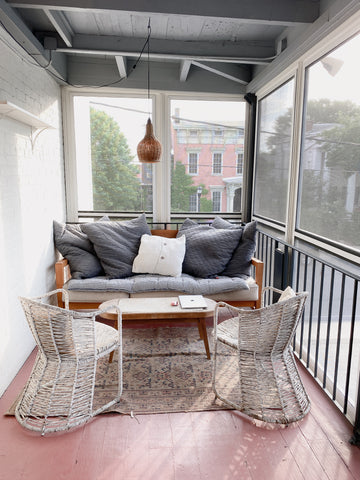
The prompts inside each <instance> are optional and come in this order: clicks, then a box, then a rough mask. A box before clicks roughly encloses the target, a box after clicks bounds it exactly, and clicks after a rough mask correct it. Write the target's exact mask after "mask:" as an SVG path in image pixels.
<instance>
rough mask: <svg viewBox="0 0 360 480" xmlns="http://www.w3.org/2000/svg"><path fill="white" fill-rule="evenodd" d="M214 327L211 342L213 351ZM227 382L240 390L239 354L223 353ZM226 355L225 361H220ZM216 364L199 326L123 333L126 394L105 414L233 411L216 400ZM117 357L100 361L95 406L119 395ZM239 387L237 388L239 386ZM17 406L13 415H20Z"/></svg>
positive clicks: (146, 329) (210, 337)
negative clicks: (213, 378)
mask: <svg viewBox="0 0 360 480" xmlns="http://www.w3.org/2000/svg"><path fill="white" fill-rule="evenodd" d="M211 332H212V328H208V339H209V344H210V348H211V350H212V333H211ZM219 353H220V356H219V361H220V365H219V367H220V368H221V374H220V377H221V382H223V383H224V386H226V387H227V388H229V387H231V386H232V387H233V388H234V387H235V385H234V382H235V383H236V381H235V380H234V379H235V378H236V375H234V373H235V371H234V369H235V370H236V364H237V362H236V356H234V355H233V354H232V353H231V351H229V349H225V348H224V349H223V351H221V349H220V352H219ZM220 357H221V360H220ZM212 365H213V360H212V359H211V360H208V359H207V357H206V353H205V347H204V342H203V341H202V340H200V338H199V332H198V329H197V327H162V328H160V327H159V328H139V329H134V328H129V329H123V393H122V397H121V399H120V402H119V403H117V404H116V405H113V406H112V407H110V408H109V410H107V411H106V412H104V413H110V412H117V413H122V414H133V415H137V414H151V413H171V412H192V411H194V412H195V411H205V410H225V409H229V407H227V406H226V405H224V404H223V402H221V401H220V400H218V399H217V400H215V395H214V392H213V390H212ZM116 369H117V357H116V355H115V356H114V361H113V363H109V362H108V357H104V358H103V359H101V361H100V362H99V363H98V370H97V376H96V379H97V382H96V389H95V398H94V403H95V407H96V406H97V405H104V404H106V403H107V402H108V401H110V400H111V399H112V398H114V396H115V395H116V389H117V370H116ZM235 388H236V387H235ZM15 406H16V402H14V405H13V406H12V407H11V409H10V410H9V411H8V412H7V415H11V414H14V408H15Z"/></svg>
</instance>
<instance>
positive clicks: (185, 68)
mask: <svg viewBox="0 0 360 480" xmlns="http://www.w3.org/2000/svg"><path fill="white" fill-rule="evenodd" d="M190 67H191V62H190V61H189V60H181V62H180V82H186V79H187V77H188V74H189V70H190Z"/></svg>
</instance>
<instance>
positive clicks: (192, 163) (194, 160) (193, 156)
mask: <svg viewBox="0 0 360 480" xmlns="http://www.w3.org/2000/svg"><path fill="white" fill-rule="evenodd" d="M189 174H190V175H197V174H198V154H197V153H189Z"/></svg>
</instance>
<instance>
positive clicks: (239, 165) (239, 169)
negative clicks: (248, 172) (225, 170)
mask: <svg viewBox="0 0 360 480" xmlns="http://www.w3.org/2000/svg"><path fill="white" fill-rule="evenodd" d="M243 168H244V154H243V153H238V154H237V155H236V175H242V174H243Z"/></svg>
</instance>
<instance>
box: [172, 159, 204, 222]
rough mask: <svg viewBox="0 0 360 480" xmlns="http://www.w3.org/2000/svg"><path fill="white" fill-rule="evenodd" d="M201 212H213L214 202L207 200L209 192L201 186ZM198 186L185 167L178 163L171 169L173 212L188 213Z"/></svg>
mask: <svg viewBox="0 0 360 480" xmlns="http://www.w3.org/2000/svg"><path fill="white" fill-rule="evenodd" d="M201 187H202V192H201V199H200V211H201V212H211V211H212V201H211V200H208V199H207V198H206V195H207V194H208V190H207V189H206V188H205V185H204V184H201ZM197 189H198V185H194V183H193V179H192V176H191V175H189V174H187V173H186V168H185V165H184V164H183V163H181V162H176V163H175V165H174V164H173V167H172V169H171V211H172V212H188V211H189V207H190V195H194V194H196V192H197Z"/></svg>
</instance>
